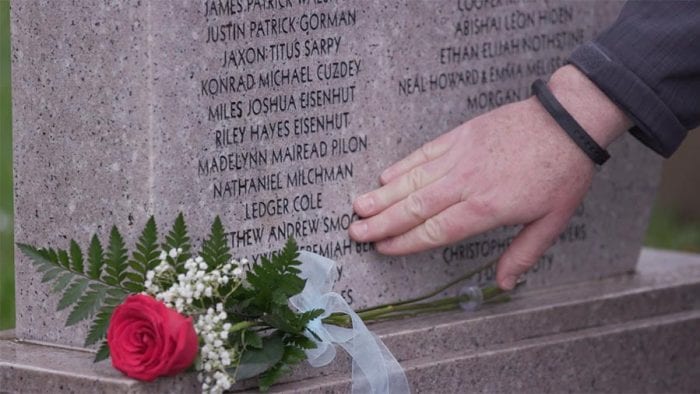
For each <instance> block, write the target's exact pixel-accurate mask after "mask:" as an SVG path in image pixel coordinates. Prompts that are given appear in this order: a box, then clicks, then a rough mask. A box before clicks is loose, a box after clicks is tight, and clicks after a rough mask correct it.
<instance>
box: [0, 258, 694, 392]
mask: <svg viewBox="0 0 700 394" xmlns="http://www.w3.org/2000/svg"><path fill="white" fill-rule="evenodd" d="M698 300H700V255H688V254H679V253H672V252H660V251H654V250H645V251H644V252H643V253H642V257H641V260H640V262H639V268H638V272H637V273H636V274H635V275H627V276H621V277H617V278H610V279H606V280H602V281H597V282H586V283H581V284H578V285H576V286H568V287H566V288H554V289H550V290H546V291H538V292H530V293H527V294H520V295H518V296H517V297H516V298H515V299H514V300H513V301H512V302H510V303H508V304H503V305H499V306H494V307H491V308H487V309H484V310H481V311H479V312H477V313H474V314H469V315H467V314H462V313H446V314H442V315H438V316H432V317H429V318H419V319H411V320H404V321H399V322H391V323H386V324H381V325H373V326H372V327H371V328H372V329H373V330H374V331H375V332H376V333H378V334H379V335H380V336H381V337H382V338H383V340H384V341H385V343H386V344H387V346H388V347H389V348H390V349H391V350H392V352H393V353H394V355H395V356H396V357H397V358H398V359H399V361H400V362H401V364H402V366H403V367H404V368H405V370H406V372H407V375H408V378H409V382H410V383H411V386H412V388H413V391H414V392H417V393H437V392H439V393H458V392H473V391H479V392H484V391H485V392H569V391H576V392H580V391H584V392H591V391H592V392H669V391H673V392H688V391H696V390H697V388H698V387H700V370H698V369H697V365H700V341H698V340H697V332H698V331H699V330H700V301H698ZM91 359H92V354H90V353H89V352H85V351H82V350H77V349H70V348H58V347H51V346H45V345H38V344H31V343H23V342H17V341H14V340H13V339H11V333H8V332H5V333H3V334H2V336H0V383H1V384H0V392H11V393H14V392H22V393H25V392H30V393H31V392H42V393H45V392H74V393H92V392H95V393H97V392H110V393H112V392H114V393H154V392H168V393H178V392H179V393H186V392H193V391H195V390H196V386H197V384H196V382H195V381H194V379H193V377H192V376H191V375H184V376H181V377H178V378H175V379H161V380H159V381H157V382H155V383H151V384H143V383H139V382H136V381H133V380H130V379H127V378H125V377H123V376H121V375H120V374H119V373H118V372H117V371H115V370H114V369H112V368H111V366H110V365H109V363H108V362H102V363H98V364H93V363H92V361H91ZM349 377H350V370H349V360H348V359H347V357H344V356H341V357H339V358H338V359H337V360H336V362H334V363H332V365H331V366H329V367H326V368H321V369H312V368H308V367H306V366H303V367H301V368H299V369H298V370H297V371H295V373H294V374H293V375H292V376H290V377H288V378H287V379H285V382H284V383H282V384H281V385H279V386H277V387H275V388H274V390H272V391H273V392H284V393H292V392H294V393H296V392H299V393H302V392H303V393H306V392H318V393H321V392H323V393H327V392H348V391H349V389H350V379H349ZM253 384H254V382H242V383H241V384H239V386H237V387H238V388H237V390H239V391H245V390H246V389H250V388H252V387H254V386H253ZM251 392H253V391H252V390H251Z"/></svg>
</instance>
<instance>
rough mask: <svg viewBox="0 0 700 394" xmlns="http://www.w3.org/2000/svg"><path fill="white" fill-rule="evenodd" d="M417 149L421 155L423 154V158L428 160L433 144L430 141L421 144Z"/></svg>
mask: <svg viewBox="0 0 700 394" xmlns="http://www.w3.org/2000/svg"><path fill="white" fill-rule="evenodd" d="M418 151H419V152H420V153H421V156H423V159H425V160H430V159H431V158H432V157H433V156H432V153H433V145H432V144H431V143H429V142H428V143H425V144H423V145H422V146H421V147H420V149H418Z"/></svg>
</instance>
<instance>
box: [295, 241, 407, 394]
mask: <svg viewBox="0 0 700 394" xmlns="http://www.w3.org/2000/svg"><path fill="white" fill-rule="evenodd" d="M299 261H301V263H302V265H301V275H300V276H301V277H302V278H303V279H306V286H305V287H304V290H303V291H302V292H301V293H299V294H297V295H296V296H294V297H292V298H290V300H289V301H290V303H291V304H292V306H293V307H294V308H296V309H297V310H299V311H301V312H306V311H310V310H313V309H323V310H324V312H323V314H322V315H321V316H319V317H318V318H316V319H314V320H313V321H311V322H309V324H308V328H309V330H311V331H313V332H314V334H316V335H317V336H318V338H320V339H321V340H320V341H319V340H318V339H317V338H315V337H314V336H313V335H311V334H310V333H307V334H306V335H307V337H308V338H310V339H311V340H313V341H314V342H316V348H315V349H309V350H307V351H306V356H307V357H308V360H309V364H311V366H312V367H322V366H324V365H328V364H329V363H330V362H331V361H333V359H334V358H335V344H338V345H340V346H342V347H343V349H345V351H346V352H348V354H349V355H350V357H352V392H353V394H360V393H372V394H385V393H391V394H394V393H396V394H403V393H410V392H411V390H410V389H409V387H408V380H407V379H406V374H405V373H404V371H403V369H402V368H401V366H400V365H399V363H398V361H396V358H394V356H393V355H392V354H391V352H390V351H389V349H387V347H386V346H385V345H384V343H383V342H382V340H381V339H379V337H377V336H376V335H374V334H373V333H372V332H371V331H369V330H368V329H367V326H365V323H364V322H363V321H362V319H360V317H359V316H358V315H357V313H355V311H353V310H352V308H350V306H349V305H348V303H347V302H345V300H344V299H343V297H341V296H340V294H338V293H335V292H332V291H331V290H332V288H333V274H334V273H335V265H336V263H335V262H334V261H333V260H330V259H327V258H325V257H323V256H320V255H317V254H315V253H309V252H305V251H302V252H300V253H299ZM333 313H344V314H346V315H348V316H350V318H351V320H352V328H344V327H338V326H334V325H331V324H323V319H324V318H326V317H328V316H330V315H331V314H333Z"/></svg>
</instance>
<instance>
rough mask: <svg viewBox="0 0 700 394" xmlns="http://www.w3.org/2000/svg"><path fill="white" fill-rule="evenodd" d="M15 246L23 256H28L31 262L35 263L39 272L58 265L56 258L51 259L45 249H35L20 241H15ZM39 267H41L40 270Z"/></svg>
mask: <svg viewBox="0 0 700 394" xmlns="http://www.w3.org/2000/svg"><path fill="white" fill-rule="evenodd" d="M17 247H18V248H19V250H20V251H22V253H24V255H25V256H27V257H29V259H30V260H31V262H32V264H34V265H35V268H36V269H37V270H39V272H43V271H46V270H47V269H49V268H51V267H53V266H57V265H59V264H58V259H57V258H56V260H51V256H50V254H49V253H48V251H47V250H46V249H37V248H35V247H34V246H32V245H27V244H22V243H17ZM54 256H55V253H54ZM40 268H43V269H41V270H40Z"/></svg>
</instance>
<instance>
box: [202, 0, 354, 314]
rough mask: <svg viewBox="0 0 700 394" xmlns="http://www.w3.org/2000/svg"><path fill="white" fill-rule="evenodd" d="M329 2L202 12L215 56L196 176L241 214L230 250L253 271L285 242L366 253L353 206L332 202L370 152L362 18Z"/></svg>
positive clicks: (238, 5) (334, 254) (222, 5)
mask: <svg viewBox="0 0 700 394" xmlns="http://www.w3.org/2000/svg"><path fill="white" fill-rule="evenodd" d="M324 3H328V2H317V1H308V0H307V1H305V0H293V1H292V0H288V1H282V0H280V1H272V2H269V1H266V2H236V1H228V2H221V1H207V2H204V4H203V7H204V9H203V10H199V11H198V12H201V15H202V18H201V22H202V32H203V33H204V37H205V39H204V40H203V43H204V45H205V46H207V47H210V48H214V50H208V51H207V53H210V54H215V56H214V57H212V58H211V59H207V64H209V67H208V69H207V70H201V71H200V72H199V73H197V75H196V76H195V78H197V79H198V82H199V84H198V85H197V94H198V99H199V103H198V105H199V106H200V108H201V111H202V116H201V117H202V119H204V122H203V124H202V129H203V130H202V132H205V133H206V134H207V139H204V140H203V141H205V143H206V145H207V146H206V148H205V149H204V151H205V152H207V154H204V155H201V156H200V157H199V158H198V160H197V162H196V166H197V171H196V174H197V176H198V177H200V178H204V179H206V182H207V183H208V184H209V186H208V187H207V188H206V190H207V191H206V193H208V196H206V197H204V196H203V199H208V200H209V201H211V202H212V203H213V204H222V205H228V206H232V207H233V216H234V217H235V221H236V224H237V225H236V226H235V228H230V233H229V238H230V242H231V246H232V248H233V250H234V254H235V255H237V256H248V257H249V258H250V260H251V261H252V262H253V263H255V262H257V261H259V259H260V258H261V255H262V253H267V252H268V251H269V250H274V249H276V248H278V247H279V246H280V245H282V244H283V243H284V241H285V240H286V239H287V238H288V237H294V238H295V239H296V240H297V241H298V242H299V244H300V246H301V248H303V249H307V250H312V251H314V252H316V253H319V254H322V255H324V256H327V257H329V258H332V259H338V258H339V257H342V256H343V255H345V254H346V253H349V251H350V250H352V249H357V248H358V246H357V245H354V244H353V243H351V242H350V241H349V240H348V239H347V228H348V226H349V224H350V222H351V221H352V220H353V215H352V212H351V211H350V207H349V204H348V206H346V207H339V206H332V205H331V203H330V201H333V200H335V199H331V197H329V196H328V193H329V190H331V189H333V188H336V186H342V185H344V184H346V183H347V182H349V181H350V180H351V179H352V178H353V176H354V174H355V172H356V171H357V170H358V169H357V166H356V160H357V158H358V157H359V155H360V154H362V153H363V152H365V151H366V150H367V149H368V137H367V135H366V134H365V133H364V132H363V131H362V130H358V129H357V128H353V108H354V106H355V103H356V101H357V99H358V97H359V95H360V94H361V93H360V91H359V90H360V88H359V87H358V83H357V80H358V76H360V75H361V74H362V73H363V72H365V70H364V68H363V62H362V58H361V57H359V56H357V55H355V54H353V53H350V52H349V51H348V50H347V46H348V44H347V43H346V42H347V41H346V36H345V34H346V33H347V32H349V31H351V30H352V29H353V28H354V27H355V26H356V24H357V18H358V15H359V13H358V10H357V9H356V8H354V7H353V4H352V2H343V1H340V2H332V3H331V4H324ZM336 205H337V204H336ZM341 211H350V212H346V213H340V214H338V213H336V212H341ZM341 275H342V268H340V269H339V270H338V279H340V277H341ZM351 293H352V291H351V290H349V289H346V291H344V292H343V295H344V296H345V298H346V299H347V300H348V301H350V302H351V301H352V296H351Z"/></svg>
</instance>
